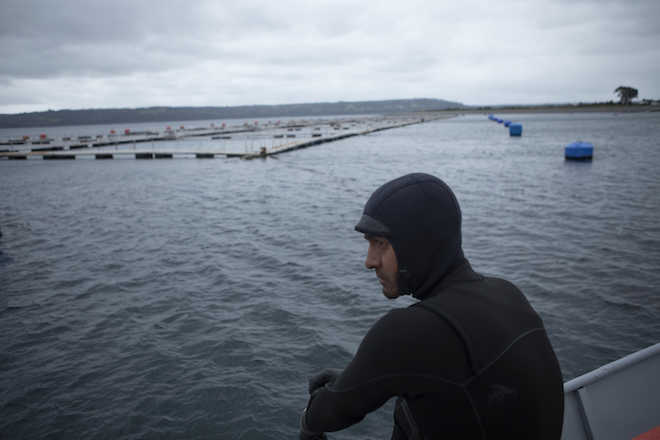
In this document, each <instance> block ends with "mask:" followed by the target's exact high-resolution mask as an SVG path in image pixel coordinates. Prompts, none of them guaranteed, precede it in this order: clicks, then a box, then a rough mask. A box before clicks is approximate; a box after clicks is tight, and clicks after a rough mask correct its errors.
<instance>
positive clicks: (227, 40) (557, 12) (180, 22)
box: [0, 0, 660, 113]
mask: <svg viewBox="0 0 660 440" xmlns="http://www.w3.org/2000/svg"><path fill="white" fill-rule="evenodd" d="M619 85H629V86H632V87H635V88H637V89H639V97H640V98H655V99H658V98H660V0H627V1H621V0H545V1H536V0H529V1H515V0H502V1H493V0H452V1H444V0H435V1H417V0H405V1H404V0H399V1H389V0H385V1H380V2H377V1H368V0H362V1H344V0H332V1H324V0H309V1H290V0H276V1H273V0H264V1H260V0H235V1H223V0H218V1H211V0H209V1H195V0H186V1H167V0H142V1H141V0H112V1H110V0H105V1H97V0H52V1H47V0H40V1H37V0H0V113H17V112H28V111H41V110H47V109H54V110H58V109H65V108H69V109H80V108H116V107H146V106H160V105H163V106H203V105H212V106H216V105H217V106H224V105H249V104H288V103H302V102H320V101H329V102H334V101H354V100H377V99H399V98H416V97H424V98H440V99H448V100H452V101H459V102H462V103H464V104H470V105H486V104H509V103H521V104H524V103H559V102H579V101H584V102H593V101H605V100H609V99H616V95H614V93H613V91H614V89H615V88H616V87H617V86H619Z"/></svg>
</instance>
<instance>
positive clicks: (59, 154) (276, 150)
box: [0, 115, 452, 160]
mask: <svg viewBox="0 0 660 440" xmlns="http://www.w3.org/2000/svg"><path fill="white" fill-rule="evenodd" d="M451 116H452V115H442V116H437V117H433V118H429V117H428V115H425V117H424V118H415V119H412V118H406V119H400V120H399V121H387V122H386V124H387V125H380V126H377V127H375V128H367V129H364V130H360V129H359V128H353V129H352V130H350V131H347V132H343V133H341V134H335V135H332V136H327V135H323V134H322V133H320V128H318V127H317V128H315V129H314V131H316V132H311V133H309V138H307V139H300V140H297V139H295V138H296V135H295V134H287V135H286V137H287V138H294V139H292V140H290V141H289V142H285V143H282V144H280V145H275V146H271V147H270V148H268V147H267V146H265V145H257V152H254V151H249V152H231V151H229V152H227V151H219V149H216V148H213V149H209V148H203V147H202V148H199V149H196V148H194V147H193V148H186V149H183V148H179V147H175V148H172V147H171V146H170V147H168V146H164V148H157V147H156V146H155V145H153V144H152V146H151V148H148V147H146V148H141V147H140V146H138V144H140V145H144V144H145V143H147V142H149V141H154V142H155V141H162V140H167V138H164V137H157V138H154V137H145V138H141V139H136V138H133V139H121V140H120V139H117V138H116V136H113V137H112V139H110V140H109V141H108V142H95V143H91V144H89V143H80V141H81V140H88V139H87V138H85V139H77V141H78V143H77V144H73V145H70V146H69V148H68V149H64V148H63V147H48V148H33V149H32V150H31V151H28V150H25V151H0V159H7V160H27V159H44V160H75V159H93V160H94V159H96V160H110V159H140V160H144V159H146V160H149V159H175V158H191V157H192V158H196V159H214V158H217V157H225V158H241V159H256V158H266V157H268V156H274V155H277V154H283V153H287V152H291V151H295V150H299V149H303V148H309V147H312V146H315V145H320V144H324V143H328V142H334V141H339V140H342V139H346V138H350V137H353V136H363V135H368V134H371V133H376V132H379V131H383V130H391V129H395V128H402V127H406V126H409V125H414V124H420V123H424V122H431V121H434V120H438V119H447V118H448V117H451ZM402 121H403V122H402ZM349 122H351V121H349ZM382 123H383V122H381V124H382ZM309 125H310V124H308V125H304V126H299V127H291V126H289V127H286V129H287V130H291V131H294V130H295V131H301V128H304V127H309ZM330 126H331V127H332V126H333V123H330ZM353 127H355V124H353ZM273 128H274V127H273ZM283 128H284V127H283ZM343 128H344V130H349V127H346V126H344V127H343ZM243 131H246V132H247V131H250V132H254V131H255V130H253V129H249V130H233V131H232V130H225V131H223V132H222V133H223V134H222V135H218V132H217V131H209V130H207V131H206V132H205V133H204V134H203V135H202V134H201V133H196V134H195V136H207V137H209V138H211V139H231V136H228V135H227V134H228V133H238V132H243ZM149 134H151V133H149ZM266 136H268V137H270V136H273V135H272V134H270V135H266ZM274 136H275V137H277V138H282V137H284V136H283V135H274ZM271 139H272V138H271ZM169 140H171V139H169ZM123 144H133V148H130V147H124V146H123ZM103 147H106V148H103ZM110 147H114V148H110Z"/></svg>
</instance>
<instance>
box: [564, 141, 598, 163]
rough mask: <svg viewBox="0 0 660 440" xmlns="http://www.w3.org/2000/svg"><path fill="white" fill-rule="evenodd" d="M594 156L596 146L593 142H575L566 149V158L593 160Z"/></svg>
mask: <svg viewBox="0 0 660 440" xmlns="http://www.w3.org/2000/svg"><path fill="white" fill-rule="evenodd" d="M593 157H594V146H593V144H592V143H591V142H581V141H578V142H573V143H570V144H568V145H567V146H566V148H565V149H564V158H565V159H566V160H592V159H593Z"/></svg>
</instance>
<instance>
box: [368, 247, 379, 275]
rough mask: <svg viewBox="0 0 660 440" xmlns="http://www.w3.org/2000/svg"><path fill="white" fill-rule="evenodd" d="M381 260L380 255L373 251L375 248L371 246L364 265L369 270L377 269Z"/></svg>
mask: <svg viewBox="0 0 660 440" xmlns="http://www.w3.org/2000/svg"><path fill="white" fill-rule="evenodd" d="M379 263H380V259H379V258H378V253H377V252H376V251H375V250H374V249H373V246H372V245H371V244H370V245H369V249H368V250H367V258H366V260H364V265H365V266H366V268H367V269H376V268H377V267H378V264H379Z"/></svg>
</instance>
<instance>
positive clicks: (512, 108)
mask: <svg viewBox="0 0 660 440" xmlns="http://www.w3.org/2000/svg"><path fill="white" fill-rule="evenodd" d="M658 111H660V103H657V101H653V102H652V103H651V102H649V103H634V104H629V105H623V104H616V103H580V104H545V105H501V106H466V105H463V104H461V103H459V102H452V101H446V100H442V99H428V98H417V99H399V100H386V101H354V102H344V101H341V102H334V103H310V104H284V105H253V106H237V107H148V108H120V109H82V110H55V111H45V112H32V113H20V114H0V129H7V128H31V127H57V126H76V125H101V124H130V123H145V122H147V123H157V122H171V121H181V122H183V121H202V120H217V121H222V120H225V119H248V120H249V119H263V118H271V119H277V118H292V117H293V118H307V117H323V116H339V115H343V116H351V115H353V116H358V115H370V114H371V115H373V114H380V115H397V114H423V113H431V114H443V115H453V114H489V113H578V112H605V113H641V112H658Z"/></svg>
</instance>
